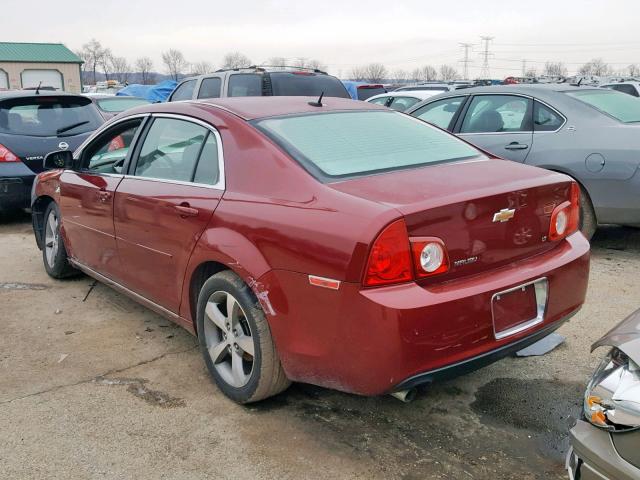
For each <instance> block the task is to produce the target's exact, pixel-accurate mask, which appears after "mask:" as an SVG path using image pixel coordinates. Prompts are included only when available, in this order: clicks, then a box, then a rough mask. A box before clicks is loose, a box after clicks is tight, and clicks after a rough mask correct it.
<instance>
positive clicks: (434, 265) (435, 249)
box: [411, 237, 449, 278]
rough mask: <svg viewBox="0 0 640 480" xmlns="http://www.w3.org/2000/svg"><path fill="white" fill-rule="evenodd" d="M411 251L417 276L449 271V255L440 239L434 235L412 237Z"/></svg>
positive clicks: (421, 276) (422, 276) (428, 275)
mask: <svg viewBox="0 0 640 480" xmlns="http://www.w3.org/2000/svg"><path fill="white" fill-rule="evenodd" d="M411 251H412V253H413V264H414V265H415V267H416V276H417V277H418V278H424V277H430V276H432V275H439V274H441V273H445V272H447V271H449V255H448V254H447V249H446V248H445V246H444V242H443V241H442V240H441V239H439V238H436V237H424V238H412V239H411Z"/></svg>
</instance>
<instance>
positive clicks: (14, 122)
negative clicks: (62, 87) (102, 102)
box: [0, 96, 102, 137]
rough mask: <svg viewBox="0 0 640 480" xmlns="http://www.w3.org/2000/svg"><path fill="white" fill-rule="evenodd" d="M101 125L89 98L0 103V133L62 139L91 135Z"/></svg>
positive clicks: (52, 98)
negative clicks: (70, 136)
mask: <svg viewBox="0 0 640 480" xmlns="http://www.w3.org/2000/svg"><path fill="white" fill-rule="evenodd" d="M101 124H102V119H101V117H100V115H99V114H98V111H97V109H96V107H95V106H94V105H93V104H92V103H91V100H89V99H88V98H82V97H47V96H43V97H25V98H16V99H10V100H5V101H4V102H2V103H0V133H5V134H11V135H28V136H33V137H55V136H58V137H63V136H68V135H78V134H81V133H86V132H90V131H92V130H95V129H96V128H98V127H99V126H100V125H101Z"/></svg>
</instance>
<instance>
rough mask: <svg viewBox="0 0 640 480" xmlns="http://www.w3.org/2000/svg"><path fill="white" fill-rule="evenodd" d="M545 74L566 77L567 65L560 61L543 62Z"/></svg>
mask: <svg viewBox="0 0 640 480" xmlns="http://www.w3.org/2000/svg"><path fill="white" fill-rule="evenodd" d="M543 72H544V74H545V75H549V76H552V77H566V76H567V74H568V73H569V72H568V70H567V67H566V66H565V64H564V63H562V62H547V63H545V64H544V70H543Z"/></svg>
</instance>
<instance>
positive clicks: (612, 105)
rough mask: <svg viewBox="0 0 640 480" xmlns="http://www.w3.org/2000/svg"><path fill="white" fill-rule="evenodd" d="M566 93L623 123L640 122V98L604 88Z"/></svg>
mask: <svg viewBox="0 0 640 480" xmlns="http://www.w3.org/2000/svg"><path fill="white" fill-rule="evenodd" d="M566 93H567V95H570V96H572V97H574V98H576V99H578V100H580V101H581V102H584V103H586V104H587V105H590V106H592V107H594V108H597V109H598V110H600V111H602V112H604V113H606V114H608V115H611V116H612V117H613V118H616V119H618V120H620V121H621V122H623V123H634V122H640V99H639V98H634V97H632V96H631V95H627V94H626V93H620V92H616V91H614V90H609V89H604V88H603V89H600V90H591V89H590V90H571V91H568V92H566Z"/></svg>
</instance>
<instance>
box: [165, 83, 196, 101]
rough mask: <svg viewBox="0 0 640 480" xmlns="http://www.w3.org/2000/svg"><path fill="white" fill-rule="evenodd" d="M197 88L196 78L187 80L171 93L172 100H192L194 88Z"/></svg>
mask: <svg viewBox="0 0 640 480" xmlns="http://www.w3.org/2000/svg"><path fill="white" fill-rule="evenodd" d="M194 88H196V81H195V80H187V81H186V82H184V83H181V84H180V85H178V87H177V88H176V89H175V90H174V91H173V94H172V95H171V101H172V102H178V101H180V100H191V99H192V98H193V89H194Z"/></svg>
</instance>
